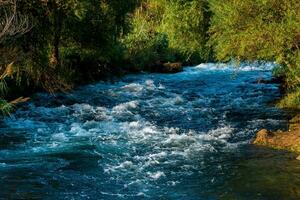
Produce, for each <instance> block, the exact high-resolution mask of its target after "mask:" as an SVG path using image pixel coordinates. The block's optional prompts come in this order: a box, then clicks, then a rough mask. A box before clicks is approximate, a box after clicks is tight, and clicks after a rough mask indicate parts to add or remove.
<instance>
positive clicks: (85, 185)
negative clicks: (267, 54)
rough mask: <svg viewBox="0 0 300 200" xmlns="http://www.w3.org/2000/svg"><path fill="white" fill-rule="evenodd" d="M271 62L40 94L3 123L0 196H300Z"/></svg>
mask: <svg viewBox="0 0 300 200" xmlns="http://www.w3.org/2000/svg"><path fill="white" fill-rule="evenodd" d="M272 66H273V65H272V64H270V63H267V64H262V65H259V64H249V65H246V64H245V65H243V66H242V67H240V68H238V69H237V68H235V67H234V66H231V65H230V64H201V65H199V66H196V67H187V68H185V69H184V71H183V72H181V73H177V74H147V73H144V74H137V75H127V76H125V77H123V78H121V79H119V80H117V81H115V82H113V83H112V82H99V83H96V84H91V85H87V86H83V87H79V88H77V89H76V90H74V91H72V92H71V93H68V94H56V95H55V96H51V95H48V94H45V93H39V94H36V95H34V96H33V98H32V100H31V101H30V102H28V103H26V104H25V105H23V106H22V107H21V108H19V109H18V110H17V112H16V113H14V114H12V115H11V116H10V117H6V118H5V119H4V120H3V121H2V122H1V123H0V199H108V200H112V199H117V200H119V199H120V200H121V199H155V200H156V199H166V200H167V199H168V200H169V199H170V200H171V199H172V200H173V199H180V200H217V199H230V200H231V199H232V200H233V199H249V200H252V199H262V200H265V199H270V200H276V199H300V187H299V186H300V165H299V161H296V160H295V155H294V154H291V153H287V152H282V151H275V150H270V149H266V148H259V147H253V146H252V145H250V144H249V143H250V141H251V139H253V137H254V136H255V133H256V132H257V131H258V130H259V129H261V128H268V129H271V130H277V129H285V128H286V124H287V119H288V114H287V113H285V112H283V111H281V110H279V109H277V108H275V106H274V105H273V103H272V102H274V100H276V99H278V98H280V92H279V88H278V85H276V84H257V79H271V74H272V73H271V69H272Z"/></svg>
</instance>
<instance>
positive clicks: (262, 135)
mask: <svg viewBox="0 0 300 200" xmlns="http://www.w3.org/2000/svg"><path fill="white" fill-rule="evenodd" d="M253 144H255V145H260V146H266V147H271V148H275V149H284V150H289V151H293V152H297V153H300V129H296V130H292V131H287V132H281V131H277V132H270V131H268V130H266V129H263V130H261V131H259V132H258V133H257V135H256V138H255V140H254V141H253ZM299 159H300V158H299Z"/></svg>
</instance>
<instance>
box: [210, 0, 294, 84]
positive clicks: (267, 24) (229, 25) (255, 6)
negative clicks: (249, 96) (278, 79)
mask: <svg viewBox="0 0 300 200" xmlns="http://www.w3.org/2000/svg"><path fill="white" fill-rule="evenodd" d="M210 9H211V11H212V12H213V17H212V22H211V27H210V32H211V40H210V43H211V44H212V45H213V46H214V51H215V54H216V57H217V59H218V60H222V61H229V60H231V59H233V58H237V59H239V60H274V61H276V62H277V63H278V64H280V67H281V69H280V70H277V72H280V74H279V75H281V76H284V77H285V78H286V84H287V87H288V88H293V87H297V86H298V85H299V83H300V79H299V75H300V70H299V69H300V62H299V61H300V57H299V55H300V54H299V52H300V50H299V47H300V2H299V1H298V0H289V1H285V0H228V1H221V0H212V1H210Z"/></svg>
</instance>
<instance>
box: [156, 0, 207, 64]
mask: <svg viewBox="0 0 300 200" xmlns="http://www.w3.org/2000/svg"><path fill="white" fill-rule="evenodd" d="M207 9H208V6H207V1H206V0H190V1H184V0H176V1H165V12H164V16H163V19H162V22H161V24H160V27H159V31H160V32H163V33H165V34H166V35H167V36H168V40H169V47H170V48H171V49H175V50H177V51H178V52H179V53H180V55H182V59H184V60H185V61H194V62H196V63H199V62H201V61H206V60H208V59H209V56H210V55H209V53H210V50H209V48H208V47H207V45H206V42H207V40H208V35H207V30H208V25H209V13H208V11H207Z"/></svg>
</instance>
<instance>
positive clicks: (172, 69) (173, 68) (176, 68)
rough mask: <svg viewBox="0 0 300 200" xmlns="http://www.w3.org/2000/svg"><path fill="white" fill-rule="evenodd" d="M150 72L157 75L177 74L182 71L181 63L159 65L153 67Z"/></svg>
mask: <svg viewBox="0 0 300 200" xmlns="http://www.w3.org/2000/svg"><path fill="white" fill-rule="evenodd" d="M151 71H153V72H158V73H177V72H182V71H183V66H182V63H164V64H161V63H159V64H157V65H156V66H155V67H153V68H152V70H151Z"/></svg>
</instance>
